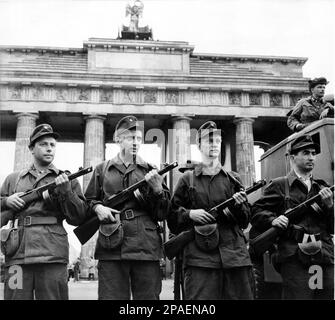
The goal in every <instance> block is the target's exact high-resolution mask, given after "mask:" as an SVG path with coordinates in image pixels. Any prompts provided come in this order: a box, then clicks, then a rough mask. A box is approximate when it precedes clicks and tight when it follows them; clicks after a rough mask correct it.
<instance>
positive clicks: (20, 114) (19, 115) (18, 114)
mask: <svg viewBox="0 0 335 320" xmlns="http://www.w3.org/2000/svg"><path fill="white" fill-rule="evenodd" d="M15 117H16V118H17V119H20V118H23V117H29V118H31V119H35V120H36V119H38V117H39V115H38V113H32V112H16V113H15Z"/></svg>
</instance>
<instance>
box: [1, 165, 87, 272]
mask: <svg viewBox="0 0 335 320" xmlns="http://www.w3.org/2000/svg"><path fill="white" fill-rule="evenodd" d="M62 172H63V171H61V170H59V169H57V168H56V167H55V166H53V165H51V166H49V168H48V169H47V171H46V172H45V173H43V174H41V175H40V176H38V175H37V171H36V169H35V168H34V166H33V165H32V166H31V167H30V168H29V169H26V170H23V171H20V172H14V173H12V174H10V175H9V176H8V177H7V178H6V179H5V181H4V183H3V184H2V187H1V210H8V209H9V208H8V207H7V205H6V199H7V197H9V196H10V195H12V194H14V193H17V192H24V191H27V190H30V189H33V188H36V187H40V186H42V185H45V184H48V183H50V182H53V181H54V179H55V178H56V177H57V176H58V175H59V174H61V173H62ZM71 188H72V191H71V192H69V193H67V194H66V195H61V194H60V193H59V192H57V189H55V191H54V193H53V194H51V199H52V201H51V203H47V202H46V201H44V200H43V199H40V200H37V201H34V202H33V203H31V204H30V205H28V206H27V208H25V209H24V210H22V211H20V212H18V213H17V215H16V218H19V220H23V218H24V217H28V216H31V217H56V218H57V220H58V224H50V225H31V226H25V227H23V226H20V227H19V229H20V232H19V234H20V246H19V249H18V250H17V252H16V253H15V254H14V256H12V257H11V258H8V257H6V265H8V266H9V265H13V264H31V263H66V264H68V257H69V243H68V239H67V232H66V230H65V229H64V227H63V224H62V222H63V220H64V219H65V220H66V221H67V222H68V223H69V224H71V225H75V226H76V225H79V224H81V223H82V222H84V221H85V219H87V216H88V210H87V209H88V208H87V205H86V202H85V198H84V196H83V193H82V190H81V187H80V184H79V182H78V181H77V180H72V181H71Z"/></svg>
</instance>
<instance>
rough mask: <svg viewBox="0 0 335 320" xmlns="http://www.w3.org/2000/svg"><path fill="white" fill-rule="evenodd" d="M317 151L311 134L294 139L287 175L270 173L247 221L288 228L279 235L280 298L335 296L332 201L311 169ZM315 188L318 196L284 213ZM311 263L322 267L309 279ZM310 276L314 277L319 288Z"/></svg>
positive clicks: (261, 226)
mask: <svg viewBox="0 0 335 320" xmlns="http://www.w3.org/2000/svg"><path fill="white" fill-rule="evenodd" d="M319 152H320V147H319V145H318V144H316V143H314V142H313V140H312V138H311V136H309V135H303V136H301V137H298V138H297V139H295V140H294V141H293V142H292V144H291V148H290V151H289V154H290V160H291V164H292V171H291V172H290V173H289V174H288V175H287V176H286V177H279V178H276V179H274V180H273V181H272V182H271V183H270V184H269V185H268V186H267V187H266V188H265V190H264V195H263V196H262V198H260V199H259V200H258V201H256V202H255V203H254V205H253V208H252V220H251V224H252V226H253V228H255V229H257V230H259V232H264V231H265V230H267V229H269V228H270V227H272V226H274V227H278V228H281V229H284V230H286V232H285V233H284V234H283V235H282V236H281V237H280V239H279V241H278V257H277V259H276V260H277V261H276V264H277V269H279V271H280V274H281V276H282V278H283V290H282V298H283V299H333V298H334V244H333V241H332V237H331V235H332V234H334V201H333V194H332V192H331V190H330V189H329V188H328V185H327V183H326V182H325V181H323V180H319V179H316V178H315V177H313V175H312V172H313V168H314V165H315V161H316V154H317V153H319ZM316 194H320V196H321V201H318V203H314V205H312V206H311V207H308V208H306V209H303V210H302V211H301V212H299V214H298V216H296V217H295V218H294V219H293V221H288V218H287V217H286V216H285V215H284V212H285V211H286V210H287V209H289V208H293V207H295V206H297V205H299V204H300V203H302V202H303V201H305V200H306V199H308V198H311V197H312V196H314V195H316ZM313 265H314V266H318V268H319V269H320V270H319V274H317V275H316V276H315V277H316V278H315V279H314V280H313V281H312V280H311V277H312V275H313V272H312V273H310V267H311V266H313ZM317 271H318V270H317ZM317 276H320V277H321V278H317ZM311 281H312V282H315V281H316V282H317V288H315V287H313V284H312V285H311Z"/></svg>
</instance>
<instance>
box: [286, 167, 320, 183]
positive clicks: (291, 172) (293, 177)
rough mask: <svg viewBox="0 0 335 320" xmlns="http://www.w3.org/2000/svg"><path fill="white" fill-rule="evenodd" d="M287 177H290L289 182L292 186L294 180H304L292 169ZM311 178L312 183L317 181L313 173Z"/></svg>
mask: <svg viewBox="0 0 335 320" xmlns="http://www.w3.org/2000/svg"><path fill="white" fill-rule="evenodd" d="M287 178H288V183H289V185H290V186H291V185H292V184H293V182H294V181H295V180H298V181H300V182H303V181H302V180H301V179H300V177H299V176H298V175H297V173H296V172H295V171H294V170H293V169H292V170H291V171H290V173H289V174H288V175H287ZM310 179H311V182H312V184H313V183H314V182H315V180H314V179H313V176H312V175H311V176H310Z"/></svg>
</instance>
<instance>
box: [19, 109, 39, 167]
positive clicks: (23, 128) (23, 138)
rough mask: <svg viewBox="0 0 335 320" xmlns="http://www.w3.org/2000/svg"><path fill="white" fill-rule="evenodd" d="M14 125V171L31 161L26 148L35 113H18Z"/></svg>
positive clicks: (34, 122) (34, 125) (34, 120)
mask: <svg viewBox="0 0 335 320" xmlns="http://www.w3.org/2000/svg"><path fill="white" fill-rule="evenodd" d="M16 117H17V126H16V141H15V160H14V171H19V170H22V169H24V168H26V167H27V166H28V165H29V164H30V163H31V161H32V157H31V153H30V151H29V149H28V145H29V137H30V135H31V133H32V132H33V130H34V128H35V127H36V120H37V118H38V115H37V114H33V113H19V114H17V115H16Z"/></svg>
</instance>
